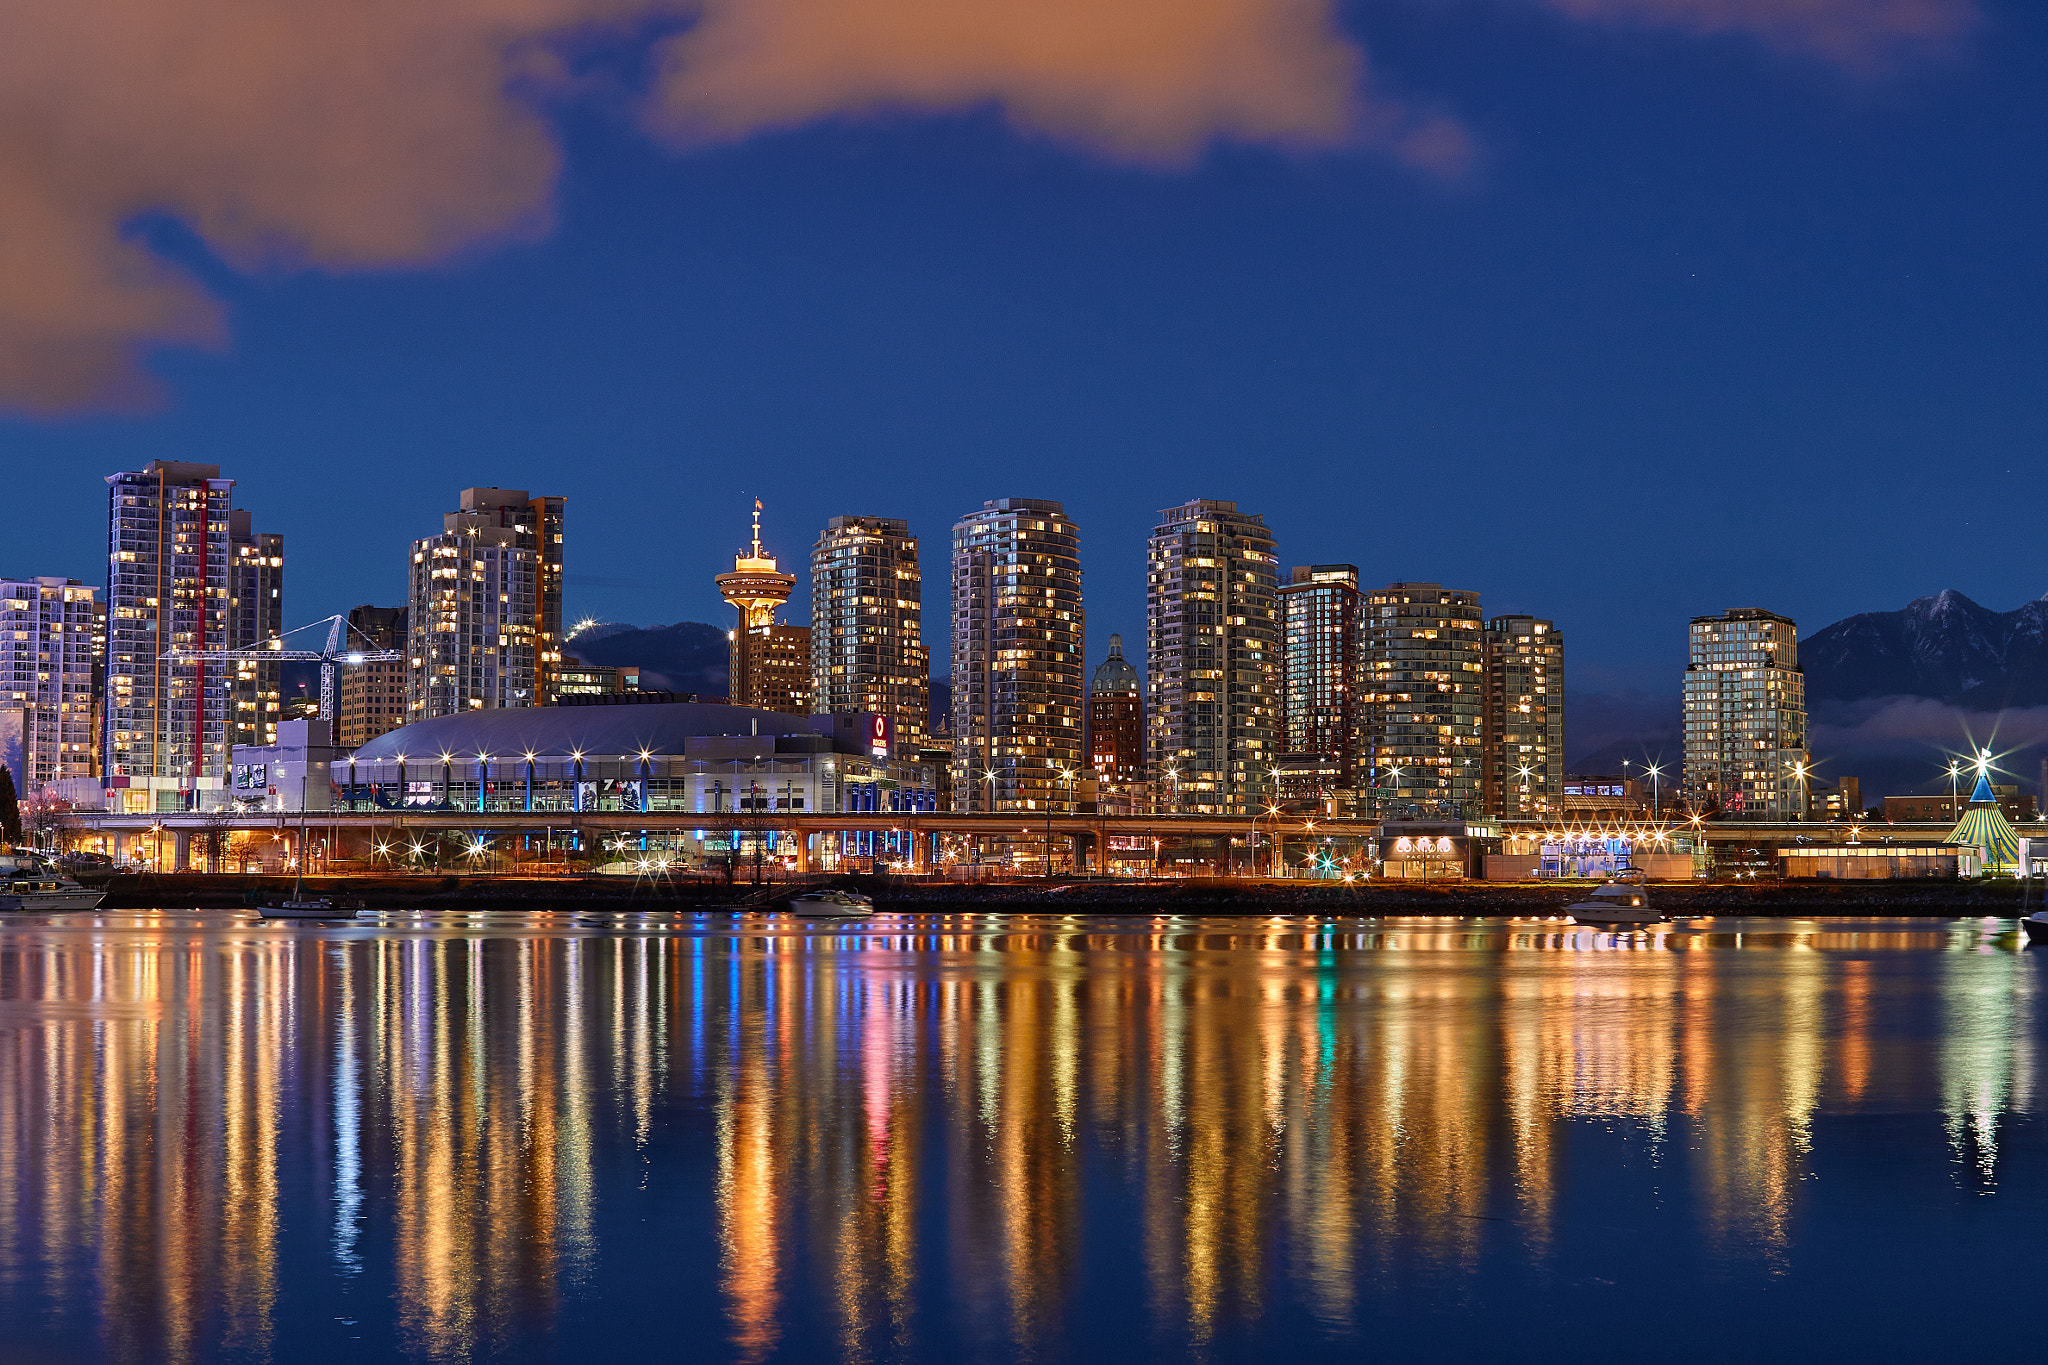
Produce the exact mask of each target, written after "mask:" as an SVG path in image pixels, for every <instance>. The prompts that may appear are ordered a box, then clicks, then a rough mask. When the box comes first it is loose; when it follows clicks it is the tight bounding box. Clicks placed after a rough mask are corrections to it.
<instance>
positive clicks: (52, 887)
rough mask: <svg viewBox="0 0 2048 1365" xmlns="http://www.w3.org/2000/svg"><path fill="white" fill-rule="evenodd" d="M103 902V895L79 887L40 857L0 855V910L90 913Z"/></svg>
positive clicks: (31, 854) (104, 894)
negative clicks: (84, 911) (82, 911)
mask: <svg viewBox="0 0 2048 1365" xmlns="http://www.w3.org/2000/svg"><path fill="white" fill-rule="evenodd" d="M106 898H107V893H106V892H104V891H95V890H93V889H92V888H91V887H89V886H80V885H79V884H78V883H77V882H75V881H73V880H71V878H69V877H67V876H65V875H64V874H63V873H62V872H59V871H58V870H57V868H56V866H55V865H54V864H52V863H51V862H50V861H49V859H47V858H44V857H42V856H41V855H40V854H35V853H9V854H0V910H29V911H43V912H61V911H65V910H91V909H95V908H96V907H97V906H98V905H99V903H100V902H101V901H103V900H105V899H106Z"/></svg>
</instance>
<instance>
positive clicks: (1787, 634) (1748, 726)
mask: <svg viewBox="0 0 2048 1365" xmlns="http://www.w3.org/2000/svg"><path fill="white" fill-rule="evenodd" d="M1691 646H1692V648H1691V655H1690V659H1689V661H1688V662H1687V664H1686V669H1685V792H1686V796H1687V798H1688V799H1689V800H1690V801H1691V802H1692V803H1693V804H1694V805H1696V806H1698V807H1700V808H1701V809H1707V808H1711V807H1716V806H1718V807H1719V808H1720V809H1721V812H1722V814H1724V815H1728V816H1732V817H1736V818H1740V819H1747V820H1789V819H1793V818H1796V817H1797V815H1798V814H1799V813H1800V811H1801V809H1802V807H1803V805H1804V796H1803V793H1802V790H1801V782H1800V775H1801V774H1802V773H1803V772H1804V771H1805V769H1806V767H1807V762H1808V755H1807V750H1806V674H1805V673H1804V671H1803V670H1801V668H1800V667H1799V627H1798V626H1797V625H1795V624H1794V623H1793V622H1792V620H1791V619H1790V618H1789V617H1784V616H1779V615H1777V614H1776V613H1775V612H1768V611H1759V610H1757V609H1756V608H1754V607H1738V608H1736V609H1735V610H1733V611H1724V612H1722V613H1721V614H1720V615H1719V616H1696V617H1694V618H1693V622H1692V639H1691Z"/></svg>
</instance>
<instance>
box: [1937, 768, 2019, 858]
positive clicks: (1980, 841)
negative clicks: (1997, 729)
mask: <svg viewBox="0 0 2048 1365" xmlns="http://www.w3.org/2000/svg"><path fill="white" fill-rule="evenodd" d="M1942 842H1943V843H1945V844H1964V845H1967V846H1969V847H1972V848H1975V849H1977V850H1978V856H1979V857H1981V858H1982V859H1983V862H1984V870H1985V871H1986V872H1991V871H1994V870H1998V871H2007V872H2011V871H2015V870H2017V869H2018V868H2019V865H2020V836H2019V835H2018V834H2017V833H2015V832H2014V830H2013V827H2012V822H2011V821H2010V820H2007V819H2006V818H2005V812H2004V811H2002V810H2000V809H1999V808H1998V798H1997V797H1996V796H1993V795H1992V794H1991V778H1990V777H1989V775H1987V774H1985V773H1979V774H1978V775H1977V790H1975V791H1973V792H1971V793H1970V808H1969V809H1968V810H1966V811H1964V812H1963V818H1962V819H1960V820H1958V821H1956V827H1955V828H1954V829H1952V830H1950V831H1949V832H1948V838H1946V839H1944V840H1942Z"/></svg>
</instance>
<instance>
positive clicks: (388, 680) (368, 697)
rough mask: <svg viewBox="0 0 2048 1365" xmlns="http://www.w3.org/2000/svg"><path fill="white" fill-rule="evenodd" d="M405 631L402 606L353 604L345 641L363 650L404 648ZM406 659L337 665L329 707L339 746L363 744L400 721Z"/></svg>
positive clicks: (384, 732) (406, 641) (395, 726)
mask: <svg viewBox="0 0 2048 1365" xmlns="http://www.w3.org/2000/svg"><path fill="white" fill-rule="evenodd" d="M407 635H408V632H407V630H406V609H405V608H404V607H372V606H367V605H366V606H360V607H353V608H351V609H350V610H349V613H348V639H349V644H350V645H352V646H356V647H359V648H362V649H365V650H371V649H375V650H385V649H395V650H398V651H399V652H400V653H401V654H403V653H404V652H405V649H406V645H407V643H408V640H407ZM405 675H406V660H405V659H403V658H398V659H384V660H378V661H374V662H367V663H360V664H353V665H350V666H349V667H347V668H344V669H342V671H341V677H340V679H339V680H338V686H337V690H338V691H339V693H340V695H339V697H337V698H336V700H335V704H334V709H335V711H336V712H338V713H339V714H338V715H337V716H336V728H335V731H334V733H335V735H336V736H337V737H338V739H337V742H338V743H339V744H340V746H341V747H342V748H344V749H353V748H355V747H356V746H358V745H361V744H367V743H369V742H370V741H371V740H373V739H375V738H376V737H377V736H379V735H382V734H388V733H389V732H391V731H393V730H396V729H397V728H398V727H399V726H401V725H403V724H405Z"/></svg>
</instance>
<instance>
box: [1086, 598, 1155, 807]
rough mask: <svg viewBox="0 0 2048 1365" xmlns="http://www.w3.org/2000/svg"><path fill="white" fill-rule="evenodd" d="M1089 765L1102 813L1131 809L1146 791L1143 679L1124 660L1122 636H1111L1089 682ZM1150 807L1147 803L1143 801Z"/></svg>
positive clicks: (1135, 669)
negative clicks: (1105, 655) (1094, 780)
mask: <svg viewBox="0 0 2048 1365" xmlns="http://www.w3.org/2000/svg"><path fill="white" fill-rule="evenodd" d="M1088 765H1089V766H1090V767H1092V768H1093V769H1094V770H1095V778H1096V781H1097V783H1098V784H1099V792H1100V795H1099V797H1098V799H1099V800H1100V801H1101V802H1102V803H1103V809H1104V810H1110V809H1115V810H1119V811H1128V810H1133V809H1135V808H1136V807H1137V806H1138V805H1139V804H1140V802H1139V800H1138V798H1139V797H1140V795H1141V794H1142V793H1143V792H1144V788H1145V677H1144V675H1143V674H1142V673H1140V672H1138V670H1137V668H1136V667H1135V666H1133V665H1132V663H1131V661H1130V660H1128V659H1126V658H1125V657H1124V637H1123V636H1121V635H1112V636H1110V637H1109V654H1108V657H1106V658H1104V659H1103V661H1102V662H1101V663H1099V664H1097V665H1096V666H1095V676H1094V677H1093V678H1092V679H1090V680H1089V683H1088ZM1144 804H1149V802H1147V803H1144Z"/></svg>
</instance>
